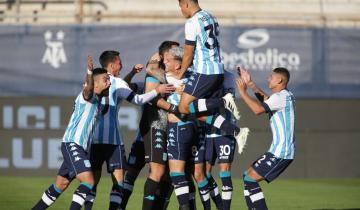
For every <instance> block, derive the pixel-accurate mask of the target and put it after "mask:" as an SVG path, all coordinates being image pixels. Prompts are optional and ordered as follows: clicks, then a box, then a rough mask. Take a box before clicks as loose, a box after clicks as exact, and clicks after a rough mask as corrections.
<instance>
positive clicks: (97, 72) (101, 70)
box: [92, 68, 107, 76]
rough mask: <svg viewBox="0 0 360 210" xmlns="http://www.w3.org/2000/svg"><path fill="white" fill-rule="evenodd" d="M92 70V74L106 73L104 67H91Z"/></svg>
mask: <svg viewBox="0 0 360 210" xmlns="http://www.w3.org/2000/svg"><path fill="white" fill-rule="evenodd" d="M92 72H93V76H96V75H99V74H106V73H107V71H106V69H104V68H95V69H93V71H92Z"/></svg>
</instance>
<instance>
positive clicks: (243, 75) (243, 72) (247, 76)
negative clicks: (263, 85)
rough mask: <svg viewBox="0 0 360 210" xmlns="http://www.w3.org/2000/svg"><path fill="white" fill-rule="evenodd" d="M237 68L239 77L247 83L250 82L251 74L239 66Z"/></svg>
mask: <svg viewBox="0 0 360 210" xmlns="http://www.w3.org/2000/svg"><path fill="white" fill-rule="evenodd" d="M237 70H238V73H239V75H240V77H241V79H242V80H243V81H244V82H245V84H249V83H250V82H252V80H251V75H250V73H249V72H248V70H246V69H244V68H241V67H238V69H237Z"/></svg>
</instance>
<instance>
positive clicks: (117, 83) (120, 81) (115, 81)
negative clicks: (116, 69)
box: [110, 76, 129, 88]
mask: <svg viewBox="0 0 360 210" xmlns="http://www.w3.org/2000/svg"><path fill="white" fill-rule="evenodd" d="M110 78H111V80H110V81H111V82H112V83H111V85H115V86H116V88H122V87H129V85H128V83H127V82H125V80H123V79H122V78H120V77H114V76H111V77H110Z"/></svg>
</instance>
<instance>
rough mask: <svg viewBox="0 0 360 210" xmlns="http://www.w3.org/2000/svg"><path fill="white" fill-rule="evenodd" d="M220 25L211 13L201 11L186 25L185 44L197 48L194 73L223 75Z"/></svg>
mask: <svg viewBox="0 0 360 210" xmlns="http://www.w3.org/2000/svg"><path fill="white" fill-rule="evenodd" d="M219 33H220V30H219V24H218V22H217V20H216V18H215V17H213V16H212V15H211V14H210V13H208V12H206V11H204V10H199V11H198V12H197V13H195V14H194V15H193V16H192V17H191V18H189V19H188V20H187V21H186V24H185V44H187V45H193V46H195V50H194V57H193V65H194V71H195V72H197V73H200V74H206V75H212V74H223V73H224V64H223V63H222V61H221V57H220V44H219Z"/></svg>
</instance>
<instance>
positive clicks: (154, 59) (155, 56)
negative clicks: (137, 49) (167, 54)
mask: <svg viewBox="0 0 360 210" xmlns="http://www.w3.org/2000/svg"><path fill="white" fill-rule="evenodd" d="M150 61H154V62H155V61H157V62H160V61H161V57H160V55H159V53H155V54H153V55H152V56H151V57H150V60H149V62H150ZM150 63H151V62H150Z"/></svg>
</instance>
